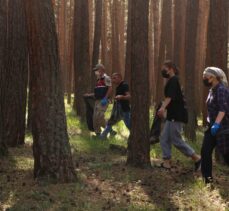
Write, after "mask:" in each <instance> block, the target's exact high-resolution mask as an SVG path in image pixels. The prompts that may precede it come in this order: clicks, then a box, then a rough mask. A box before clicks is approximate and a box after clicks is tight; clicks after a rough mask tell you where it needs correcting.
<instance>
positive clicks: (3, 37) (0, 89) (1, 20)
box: [0, 0, 8, 157]
mask: <svg viewBox="0 0 229 211" xmlns="http://www.w3.org/2000/svg"><path fill="white" fill-rule="evenodd" d="M6 8H7V1H6V0H0V99H1V100H0V157H2V156H5V155H6V154H7V153H8V151H7V145H6V142H5V140H4V138H3V122H4V116H3V115H4V111H3V103H4V101H5V91H6V80H5V79H6V69H5V56H6V47H7V46H6V41H7V10H6Z"/></svg>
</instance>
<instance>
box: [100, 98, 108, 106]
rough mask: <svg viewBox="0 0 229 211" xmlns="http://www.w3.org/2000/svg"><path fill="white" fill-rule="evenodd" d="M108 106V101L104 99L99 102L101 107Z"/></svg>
mask: <svg viewBox="0 0 229 211" xmlns="http://www.w3.org/2000/svg"><path fill="white" fill-rule="evenodd" d="M107 104H108V99H107V98H106V97H104V98H103V99H102V100H101V105H102V106H106V105H107Z"/></svg>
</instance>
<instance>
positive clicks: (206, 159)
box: [201, 129, 229, 178]
mask: <svg viewBox="0 0 229 211" xmlns="http://www.w3.org/2000/svg"><path fill="white" fill-rule="evenodd" d="M215 146H216V137H215V136H212V135H211V131H210V129H209V130H207V131H206V132H205V133H204V141H203V144H202V148H201V172H202V176H203V177H204V178H208V177H212V153H213V150H214V148H215ZM223 158H224V161H225V163H226V164H227V165H229V154H224V155H223Z"/></svg>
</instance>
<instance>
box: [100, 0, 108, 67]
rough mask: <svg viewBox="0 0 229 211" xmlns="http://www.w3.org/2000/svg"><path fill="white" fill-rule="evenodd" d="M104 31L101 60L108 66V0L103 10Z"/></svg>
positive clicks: (105, 1)
mask: <svg viewBox="0 0 229 211" xmlns="http://www.w3.org/2000/svg"><path fill="white" fill-rule="evenodd" d="M101 27H102V33H101V47H102V49H101V61H102V64H104V65H105V67H108V65H107V62H108V57H107V51H108V49H107V31H108V20H107V0H103V10H102V26H101Z"/></svg>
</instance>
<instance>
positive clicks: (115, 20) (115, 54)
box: [111, 0, 121, 73]
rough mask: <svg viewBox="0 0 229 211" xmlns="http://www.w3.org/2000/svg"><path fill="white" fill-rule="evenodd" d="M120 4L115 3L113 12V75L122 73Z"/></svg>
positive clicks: (116, 0)
mask: <svg viewBox="0 0 229 211" xmlns="http://www.w3.org/2000/svg"><path fill="white" fill-rule="evenodd" d="M118 3H119V0H115V1H113V4H112V9H111V10H112V12H111V14H112V15H111V20H112V21H111V22H112V23H111V24H112V32H111V42H112V73H114V72H119V73H120V72H121V69H120V60H119V59H120V57H119V55H120V52H119V50H120V49H119V27H118Z"/></svg>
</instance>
